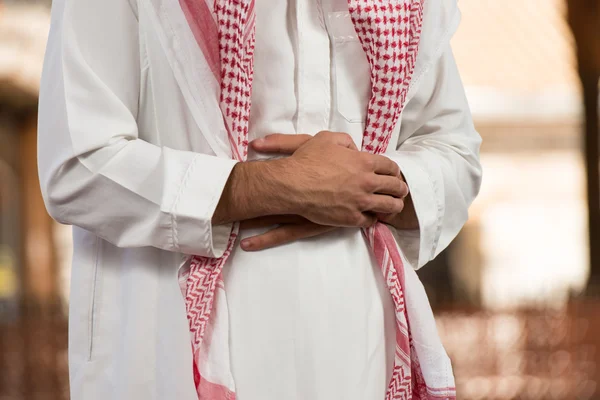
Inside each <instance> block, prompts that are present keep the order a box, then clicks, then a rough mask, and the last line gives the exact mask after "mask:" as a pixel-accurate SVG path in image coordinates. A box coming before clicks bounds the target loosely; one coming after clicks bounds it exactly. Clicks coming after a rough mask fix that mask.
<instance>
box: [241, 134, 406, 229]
mask: <svg viewBox="0 0 600 400" xmlns="http://www.w3.org/2000/svg"><path fill="white" fill-rule="evenodd" d="M251 145H252V147H253V148H254V150H256V151H259V152H263V153H279V154H290V157H288V158H286V159H283V160H285V163H286V170H287V171H291V173H288V174H289V179H287V180H285V181H284V182H283V183H284V185H285V192H287V193H289V198H290V199H291V200H292V201H293V205H292V208H293V210H292V211H293V213H294V214H298V215H301V216H303V217H305V218H306V219H308V220H310V221H312V222H315V223H318V224H321V225H332V226H351V227H357V226H358V227H366V226H371V225H373V224H374V223H375V222H376V217H375V215H374V213H382V214H394V213H399V212H401V211H402V209H403V207H404V201H403V199H404V197H406V195H407V194H408V186H407V185H406V183H404V182H403V181H402V180H401V179H400V176H401V174H400V169H399V167H398V165H397V164H396V163H395V162H393V161H391V160H390V159H388V158H387V157H384V156H380V155H373V154H369V153H364V152H359V151H358V149H357V148H356V146H355V145H354V142H353V141H352V138H351V137H350V135H348V134H345V133H337V132H320V133H318V134H317V135H315V136H314V137H312V136H309V135H281V134H276V135H269V136H267V137H265V138H263V139H262V140H257V141H254V142H253V143H252V144H251Z"/></svg>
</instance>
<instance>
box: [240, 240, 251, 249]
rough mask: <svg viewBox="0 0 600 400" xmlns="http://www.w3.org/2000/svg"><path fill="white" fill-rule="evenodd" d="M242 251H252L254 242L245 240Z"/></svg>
mask: <svg viewBox="0 0 600 400" xmlns="http://www.w3.org/2000/svg"><path fill="white" fill-rule="evenodd" d="M241 246H242V250H252V248H253V247H254V242H253V241H252V240H250V239H244V240H242V243H241Z"/></svg>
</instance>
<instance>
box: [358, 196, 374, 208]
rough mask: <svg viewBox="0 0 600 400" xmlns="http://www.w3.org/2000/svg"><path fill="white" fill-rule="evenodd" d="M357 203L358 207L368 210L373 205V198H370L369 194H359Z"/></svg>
mask: <svg viewBox="0 0 600 400" xmlns="http://www.w3.org/2000/svg"><path fill="white" fill-rule="evenodd" d="M356 205H357V206H358V208H359V209H360V210H361V211H362V210H368V209H369V208H370V206H371V199H370V198H369V196H365V195H363V196H359V197H358V198H357V199H356Z"/></svg>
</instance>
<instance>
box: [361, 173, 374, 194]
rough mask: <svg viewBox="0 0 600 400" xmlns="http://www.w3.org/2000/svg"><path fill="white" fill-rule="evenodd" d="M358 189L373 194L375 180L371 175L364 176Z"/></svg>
mask: <svg viewBox="0 0 600 400" xmlns="http://www.w3.org/2000/svg"><path fill="white" fill-rule="evenodd" d="M360 187H361V189H362V190H364V191H365V192H368V193H373V192H374V191H375V190H376V189H377V182H376V179H375V178H374V177H373V176H371V175H367V174H365V175H364V176H363V177H362V179H361V182H360Z"/></svg>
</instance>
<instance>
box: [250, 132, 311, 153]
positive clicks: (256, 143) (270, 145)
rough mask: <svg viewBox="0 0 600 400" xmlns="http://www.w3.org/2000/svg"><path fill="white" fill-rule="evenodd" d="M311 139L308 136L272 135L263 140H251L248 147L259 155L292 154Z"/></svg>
mask: <svg viewBox="0 0 600 400" xmlns="http://www.w3.org/2000/svg"><path fill="white" fill-rule="evenodd" d="M311 138H312V136H310V135H284V134H281V133H274V134H272V135H267V136H265V137H264V138H260V139H256V140H253V141H252V142H251V143H250V145H251V146H252V148H253V149H254V150H256V151H259V152H261V153H281V154H293V153H294V152H295V151H296V150H298V149H299V148H300V147H301V146H302V145H303V144H305V143H306V142H307V141H309V140H310V139H311Z"/></svg>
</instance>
